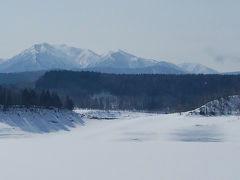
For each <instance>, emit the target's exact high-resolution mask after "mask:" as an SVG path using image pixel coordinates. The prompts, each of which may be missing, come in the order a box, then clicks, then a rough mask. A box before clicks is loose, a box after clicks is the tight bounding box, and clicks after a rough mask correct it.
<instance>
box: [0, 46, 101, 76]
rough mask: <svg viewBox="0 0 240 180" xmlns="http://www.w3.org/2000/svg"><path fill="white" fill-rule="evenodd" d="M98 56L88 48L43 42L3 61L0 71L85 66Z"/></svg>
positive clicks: (93, 61) (92, 62) (94, 61)
mask: <svg viewBox="0 0 240 180" xmlns="http://www.w3.org/2000/svg"><path fill="white" fill-rule="evenodd" d="M99 58H100V56H99V55H97V54H96V53H94V52H92V51H90V50H83V49H78V48H74V47H68V46H66V45H50V44H47V43H43V44H36V45H34V46H32V47H30V48H29V49H27V50H25V51H23V52H22V53H20V54H19V55H17V56H14V57H13V58H11V59H9V60H7V61H4V62H3V63H2V64H1V66H0V72H24V71H40V70H51V69H75V68H85V67H89V66H91V64H95V63H96V62H97V61H98V60H99Z"/></svg>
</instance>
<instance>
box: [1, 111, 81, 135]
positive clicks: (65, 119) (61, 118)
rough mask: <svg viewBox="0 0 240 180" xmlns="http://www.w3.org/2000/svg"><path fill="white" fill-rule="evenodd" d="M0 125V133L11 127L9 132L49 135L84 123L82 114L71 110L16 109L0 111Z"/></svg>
mask: <svg viewBox="0 0 240 180" xmlns="http://www.w3.org/2000/svg"><path fill="white" fill-rule="evenodd" d="M0 123H1V126H0V133H1V132H5V131H4V130H6V128H7V127H6V125H8V126H9V127H8V130H9V131H10V129H12V130H14V131H16V130H19V131H25V132H31V133H47V132H56V131H59V130H65V131H68V130H69V128H73V127H76V125H78V124H79V125H81V124H83V121H82V119H81V117H80V114H78V113H75V112H73V111H69V110H62V109H61V110H60V109H56V108H52V109H43V108H21V107H14V108H9V109H7V110H4V109H2V108H1V109H0ZM9 131H8V132H9Z"/></svg>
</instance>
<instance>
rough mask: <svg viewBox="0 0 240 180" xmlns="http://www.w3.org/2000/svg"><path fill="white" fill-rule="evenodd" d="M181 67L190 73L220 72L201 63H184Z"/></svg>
mask: <svg viewBox="0 0 240 180" xmlns="http://www.w3.org/2000/svg"><path fill="white" fill-rule="evenodd" d="M179 67H180V68H182V69H183V70H185V71H187V72H188V73H190V74H218V72H217V71H215V70H214V69H211V68H209V67H206V66H204V65H201V64H194V63H183V64H179Z"/></svg>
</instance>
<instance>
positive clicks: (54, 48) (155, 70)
mask: <svg viewBox="0 0 240 180" xmlns="http://www.w3.org/2000/svg"><path fill="white" fill-rule="evenodd" d="M57 69H63V70H80V71H94V72H104V73H117V74H217V73H218V72H217V71H215V70H213V69H211V68H208V67H206V66H203V65H201V64H191V63H184V64H180V65H175V64H173V63H169V62H165V61H157V60H152V59H145V58H141V57H137V56H135V55H132V54H129V53H127V52H124V51H122V50H118V51H115V52H113V51H110V52H109V53H108V54H107V55H99V54H97V53H95V52H93V51H91V50H89V49H79V48H75V47H69V46H66V45H51V44H48V43H42V44H36V45H33V46H32V47H30V48H28V49H26V50H24V51H23V52H21V53H20V54H18V55H16V56H14V57H12V58H10V59H6V60H1V61H0V73H16V72H28V71H31V72H32V71H33V72H34V71H48V70H57Z"/></svg>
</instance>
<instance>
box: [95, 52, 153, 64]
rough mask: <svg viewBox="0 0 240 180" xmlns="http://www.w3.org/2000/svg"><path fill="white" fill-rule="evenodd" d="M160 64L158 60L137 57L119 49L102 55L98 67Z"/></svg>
mask: <svg viewBox="0 0 240 180" xmlns="http://www.w3.org/2000/svg"><path fill="white" fill-rule="evenodd" d="M156 64H158V61H155V60H149V59H144V58H140V57H136V56H134V55H132V54H129V53H127V52H124V51H122V50H118V51H116V52H109V53H108V54H107V55H106V56H102V61H101V62H99V63H97V64H96V65H95V66H96V67H110V68H143V67H149V66H153V65H156Z"/></svg>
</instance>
